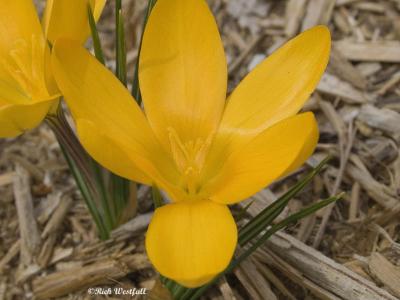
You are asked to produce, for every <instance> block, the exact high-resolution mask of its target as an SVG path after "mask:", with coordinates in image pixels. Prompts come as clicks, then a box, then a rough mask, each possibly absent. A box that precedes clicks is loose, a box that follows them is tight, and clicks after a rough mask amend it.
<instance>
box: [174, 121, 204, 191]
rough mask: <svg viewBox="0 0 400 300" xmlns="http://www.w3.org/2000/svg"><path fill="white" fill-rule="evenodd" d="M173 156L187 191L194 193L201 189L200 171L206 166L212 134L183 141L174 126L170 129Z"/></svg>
mask: <svg viewBox="0 0 400 300" xmlns="http://www.w3.org/2000/svg"><path fill="white" fill-rule="evenodd" d="M167 130H168V137H169V141H170V145H171V152H172V157H173V159H174V161H175V164H176V166H177V168H178V170H179V171H180V172H181V175H182V177H183V185H184V189H185V190H186V192H187V193H188V194H190V195H194V194H196V193H197V192H198V190H199V182H200V172H201V170H202V168H203V166H204V162H205V159H206V155H207V153H208V149H209V148H210V144H211V140H212V136H211V135H210V136H209V137H208V138H206V139H203V138H197V139H196V140H190V141H187V142H183V141H182V140H181V138H180V137H179V135H178V133H177V132H176V131H175V129H173V128H172V127H169V128H168V129H167Z"/></svg>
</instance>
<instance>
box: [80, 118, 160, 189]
mask: <svg viewBox="0 0 400 300" xmlns="http://www.w3.org/2000/svg"><path fill="white" fill-rule="evenodd" d="M76 127H77V131H78V132H79V138H80V140H81V142H82V144H83V146H84V147H85V148H86V150H87V151H88V152H89V153H90V154H91V156H92V157H93V158H94V159H95V160H96V161H98V162H100V163H101V164H103V166H105V167H106V168H107V169H109V170H110V171H112V172H114V173H115V174H119V175H120V176H122V177H125V178H129V179H130V180H133V181H136V182H140V183H144V184H151V183H152V181H151V180H150V179H149V178H148V177H147V176H146V175H144V174H143V172H142V171H141V170H139V169H138V168H137V167H136V166H135V165H134V163H133V162H132V160H131V159H130V157H129V155H128V154H127V153H126V152H125V151H124V147H123V146H121V145H119V144H118V141H115V140H113V139H111V138H109V137H108V136H106V135H104V134H102V130H101V128H99V127H97V126H96V125H95V124H94V123H93V122H91V121H88V120H84V119H78V120H76ZM94 132H98V134H93V133H94ZM100 145H101V147H99V146H100ZM116 157H118V158H119V159H115V158H116Z"/></svg>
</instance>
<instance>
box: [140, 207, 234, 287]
mask: <svg viewBox="0 0 400 300" xmlns="http://www.w3.org/2000/svg"><path fill="white" fill-rule="evenodd" d="M236 243H237V229H236V224H235V221H234V220H233V217H232V215H231V213H230V211H229V209H228V208H227V207H226V206H225V205H221V204H217V203H213V202H211V201H208V200H201V201H182V202H179V203H175V204H167V205H165V206H163V207H161V208H158V209H156V211H155V213H154V216H153V219H152V220H151V222H150V225H149V229H148V231H147V234H146V251H147V255H148V257H149V259H150V261H151V262H152V263H153V265H154V267H155V268H156V269H157V270H158V271H159V272H160V273H161V274H162V275H164V276H166V277H168V278H171V279H173V280H175V281H177V282H178V283H179V284H181V285H183V286H186V287H198V286H200V285H203V284H205V283H207V282H208V281H210V280H211V279H212V278H213V277H215V276H216V275H217V274H218V273H220V272H222V271H223V270H224V269H225V268H226V267H227V266H228V264H229V262H230V260H231V259H232V256H233V253H234V250H235V247H236Z"/></svg>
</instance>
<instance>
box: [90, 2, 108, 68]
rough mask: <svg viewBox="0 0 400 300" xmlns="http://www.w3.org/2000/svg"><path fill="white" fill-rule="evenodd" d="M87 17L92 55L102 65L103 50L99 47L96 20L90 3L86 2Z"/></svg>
mask: <svg viewBox="0 0 400 300" xmlns="http://www.w3.org/2000/svg"><path fill="white" fill-rule="evenodd" d="M88 17H89V26H90V32H91V34H92V40H93V49H94V55H95V56H96V58H97V60H98V61H99V62H101V63H102V64H103V65H104V64H105V60H104V55H103V50H102V48H101V42H100V38H99V32H98V31H97V27H96V21H95V19H94V16H93V11H92V7H91V6H90V4H88Z"/></svg>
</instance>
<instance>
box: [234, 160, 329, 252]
mask: <svg viewBox="0 0 400 300" xmlns="http://www.w3.org/2000/svg"><path fill="white" fill-rule="evenodd" d="M329 159H330V157H329V156H328V157H326V158H325V159H324V160H323V161H322V162H321V163H319V164H318V166H316V167H315V168H314V169H313V170H312V171H311V172H310V173H308V174H307V175H306V176H305V177H304V178H303V179H301V180H300V181H299V182H297V183H296V184H295V185H294V186H293V187H292V188H291V189H289V191H287V192H286V193H285V194H284V195H283V196H281V197H280V198H279V199H278V200H276V201H275V202H274V203H272V204H271V205H269V206H268V207H266V208H265V209H263V210H262V211H261V212H260V213H259V214H258V215H257V216H256V217H254V218H253V219H252V220H250V221H249V222H248V223H247V224H246V225H245V226H244V227H242V228H241V229H240V231H239V237H238V243H239V245H241V246H243V245H245V244H246V243H247V242H248V241H250V240H251V239H253V238H254V237H255V236H257V235H258V234H259V233H260V232H261V231H262V230H264V228H265V227H266V226H268V225H269V224H270V223H271V222H272V221H273V220H275V218H276V217H278V216H279V215H280V214H281V212H282V211H283V210H284V209H285V207H286V206H287V204H288V203H289V201H290V200H291V199H292V198H293V197H295V196H296V195H297V194H298V193H299V192H301V191H302V190H303V189H304V187H305V186H307V184H309V183H310V181H311V180H312V179H313V178H314V177H315V175H317V174H318V173H319V172H320V171H321V169H322V167H323V166H324V165H325V164H326V163H327V162H328V161H329Z"/></svg>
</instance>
